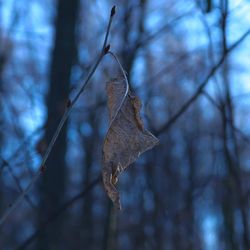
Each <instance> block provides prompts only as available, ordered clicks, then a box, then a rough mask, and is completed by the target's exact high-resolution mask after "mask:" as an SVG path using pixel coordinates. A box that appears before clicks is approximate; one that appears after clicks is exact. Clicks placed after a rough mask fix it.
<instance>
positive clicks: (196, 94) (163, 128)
mask: <svg viewBox="0 0 250 250" xmlns="http://www.w3.org/2000/svg"><path fill="white" fill-rule="evenodd" d="M249 34H250V29H249V30H248V31H247V32H245V33H244V34H243V35H242V36H241V37H240V38H239V39H238V40H237V41H236V42H235V43H234V44H233V45H231V46H230V47H229V48H228V49H227V50H226V51H225V53H224V54H223V56H222V57H221V59H220V60H219V61H218V63H217V64H216V65H214V66H213V67H212V68H211V70H210V72H209V73H208V75H207V77H206V78H205V79H204V80H203V82H202V83H201V84H200V86H199V88H198V89H197V90H196V92H195V93H194V95H193V96H192V97H191V98H190V99H189V100H188V101H186V103H185V104H184V105H183V106H182V107H181V108H180V109H179V110H178V111H177V112H176V113H175V114H174V115H173V116H172V117H171V118H170V119H169V120H168V122H167V123H166V124H164V125H163V126H162V127H161V128H160V129H158V130H156V131H155V134H156V135H159V134H161V133H163V132H164V131H166V130H168V129H169V128H170V126H171V125H172V124H173V123H174V122H175V121H176V120H177V119H178V118H179V117H180V116H181V115H182V114H183V113H184V112H185V111H186V110H187V109H188V108H189V107H190V106H191V104H192V103H193V102H194V101H196V99H197V98H198V97H199V96H200V94H201V93H202V91H203V89H204V88H205V87H206V85H207V84H208V82H209V80H210V78H211V77H212V76H214V74H215V73H216V72H217V70H218V69H219V68H220V66H221V65H222V64H223V63H224V61H225V59H226V58H227V56H228V54H229V53H230V52H231V51H233V50H234V49H235V48H237V47H238V45H239V44H240V43H241V42H243V41H244V40H245V38H246V37H247V36H248V35H249Z"/></svg>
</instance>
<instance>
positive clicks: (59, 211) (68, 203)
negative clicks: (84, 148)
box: [18, 176, 101, 250]
mask: <svg viewBox="0 0 250 250" xmlns="http://www.w3.org/2000/svg"><path fill="white" fill-rule="evenodd" d="M100 182H101V176H99V177H97V178H96V179H95V180H93V181H92V182H90V183H89V184H88V186H87V187H86V188H85V189H84V190H83V191H81V192H80V193H79V194H77V195H75V196H74V197H72V198H71V199H69V200H68V201H66V202H65V203H64V204H63V205H62V206H61V207H60V208H59V209H57V210H56V211H55V212H54V213H53V214H51V215H50V216H49V217H48V219H47V220H46V221H45V222H44V223H42V224H41V225H40V226H39V228H38V229H37V230H36V231H35V232H34V233H33V234H32V235H31V236H30V237H29V238H28V239H26V240H25V241H24V242H23V243H22V244H21V245H20V246H19V247H18V249H20V250H21V249H25V248H26V247H27V246H28V245H29V244H30V243H31V242H32V241H33V240H34V239H36V237H38V235H39V234H40V233H41V232H42V231H43V230H44V229H45V228H46V227H47V226H48V225H49V224H50V223H52V222H53V221H54V220H56V219H57V218H58V217H59V216H60V215H61V214H62V213H63V212H64V211H65V210H66V209H67V208H69V207H70V206H72V205H73V204H74V203H75V202H76V201H77V200H79V199H82V198H83V197H84V196H85V195H86V194H87V193H88V192H89V191H90V190H91V189H92V188H94V187H95V186H96V185H97V184H98V183H100Z"/></svg>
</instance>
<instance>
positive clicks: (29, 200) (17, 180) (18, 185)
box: [0, 156, 35, 208]
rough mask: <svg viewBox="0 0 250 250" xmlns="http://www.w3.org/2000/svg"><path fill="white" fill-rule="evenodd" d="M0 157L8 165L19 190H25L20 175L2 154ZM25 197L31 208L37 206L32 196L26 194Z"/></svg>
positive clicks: (20, 191)
mask: <svg viewBox="0 0 250 250" xmlns="http://www.w3.org/2000/svg"><path fill="white" fill-rule="evenodd" d="M0 159H1V161H2V162H3V164H4V165H5V166H7V167H8V170H9V173H10V175H11V177H12V179H13V180H14V182H15V183H16V185H17V188H18V190H19V193H22V192H23V188H22V186H21V183H20V181H19V179H18V177H17V176H16V175H15V173H14V171H13V169H12V166H11V165H10V164H9V162H8V161H6V160H5V159H4V158H3V157H2V156H0ZM24 198H25V200H26V201H27V203H28V205H29V206H30V207H31V208H35V205H34V204H33V202H32V200H31V199H30V197H29V196H28V195H26V196H25V197H24Z"/></svg>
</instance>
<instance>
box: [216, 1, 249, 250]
mask: <svg viewBox="0 0 250 250" xmlns="http://www.w3.org/2000/svg"><path fill="white" fill-rule="evenodd" d="M220 4H221V44H222V53H223V54H225V53H226V52H227V49H228V41H227V38H228V34H227V23H228V9H229V6H228V5H229V3H228V0H221V2H220ZM229 76H230V65H229V61H228V60H226V61H225V62H224V64H223V66H222V79H223V83H224V102H223V109H222V118H223V119H222V120H223V144H224V155H225V163H226V165H227V171H228V181H227V182H226V183H227V187H226V194H227V195H226V196H225V203H228V202H229V201H230V204H228V206H226V208H225V210H226V211H227V212H226V213H225V216H226V217H225V221H229V222H230V223H227V224H229V225H225V228H227V230H228V229H229V230H230V232H228V233H229V239H230V243H231V249H236V248H237V247H238V246H239V242H237V241H236V239H238V238H242V245H243V249H249V248H250V242H249V239H248V237H249V228H248V218H247V208H246V204H245V199H244V197H243V191H244V190H243V188H242V181H241V174H240V172H241V166H240V160H239V152H238V145H237V144H238V143H237V138H236V135H235V130H234V127H235V126H234V123H235V122H234V119H235V118H234V107H233V102H232V97H231V86H230V85H231V84H230V77H229ZM227 200H228V201H227ZM229 209H231V210H232V211H229ZM236 209H239V212H240V217H241V222H242V227H243V228H242V229H243V230H242V235H241V236H240V237H239V236H238V235H237V234H238V230H237V229H238V228H237V225H236V223H237V222H236V219H235V211H236ZM228 215H230V217H231V218H227V217H228ZM228 226H230V227H228Z"/></svg>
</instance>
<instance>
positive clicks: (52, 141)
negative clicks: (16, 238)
mask: <svg viewBox="0 0 250 250" xmlns="http://www.w3.org/2000/svg"><path fill="white" fill-rule="evenodd" d="M114 15H115V6H113V8H112V9H111V13H110V17H109V23H108V27H107V31H106V34H105V38H104V42H103V46H102V50H101V53H100V55H99V56H98V58H97V60H96V62H95V64H94V66H93V67H92V68H91V70H90V72H89V74H88V75H87V77H86V80H85V81H84V83H83V85H82V86H81V88H80V89H79V91H78V93H77V94H76V96H75V98H74V99H73V100H72V102H71V103H70V105H69V106H68V107H67V109H66V111H65V112H64V114H63V116H62V118H61V121H60V123H59V125H58V127H57V129H56V131H55V133H54V135H53V137H52V139H51V141H50V143H49V146H48V148H47V150H46V152H45V155H44V156H43V159H42V162H41V164H40V167H39V169H38V171H37V173H36V174H35V175H34V176H33V178H32V179H31V181H30V183H29V185H28V186H27V187H26V188H25V189H24V190H23V192H22V193H21V194H20V195H19V197H18V198H17V199H16V200H15V201H14V203H13V204H12V206H10V207H9V208H8V209H7V210H6V211H5V213H4V214H3V216H2V217H1V219H0V226H1V225H2V224H3V223H4V222H5V221H6V219H7V218H8V216H9V215H10V214H11V213H12V212H13V211H14V210H15V209H16V207H17V206H18V205H19V203H21V201H22V200H23V199H24V198H25V196H26V195H27V193H28V192H29V191H30V189H31V188H32V186H33V185H34V183H35V182H36V181H37V180H38V178H39V177H40V175H41V173H43V170H44V166H45V163H46V161H47V159H48V157H49V155H50V153H51V151H52V149H53V147H54V145H55V142H56V140H57V138H58V136H59V134H60V132H61V130H62V128H63V125H64V124H65V122H66V120H67V118H68V117H69V115H70V113H71V111H72V109H73V106H74V104H75V103H76V102H77V100H78V98H79V97H80V95H81V94H82V93H83V91H84V90H85V88H86V86H87V84H88V83H89V81H90V79H91V77H92V76H93V75H94V73H95V71H96V69H97V67H98V65H99V64H100V62H101V60H102V59H103V57H104V56H105V55H106V54H107V53H108V51H109V48H110V46H109V45H107V41H108V36H109V32H110V27H111V23H112V19H113V16H114Z"/></svg>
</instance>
